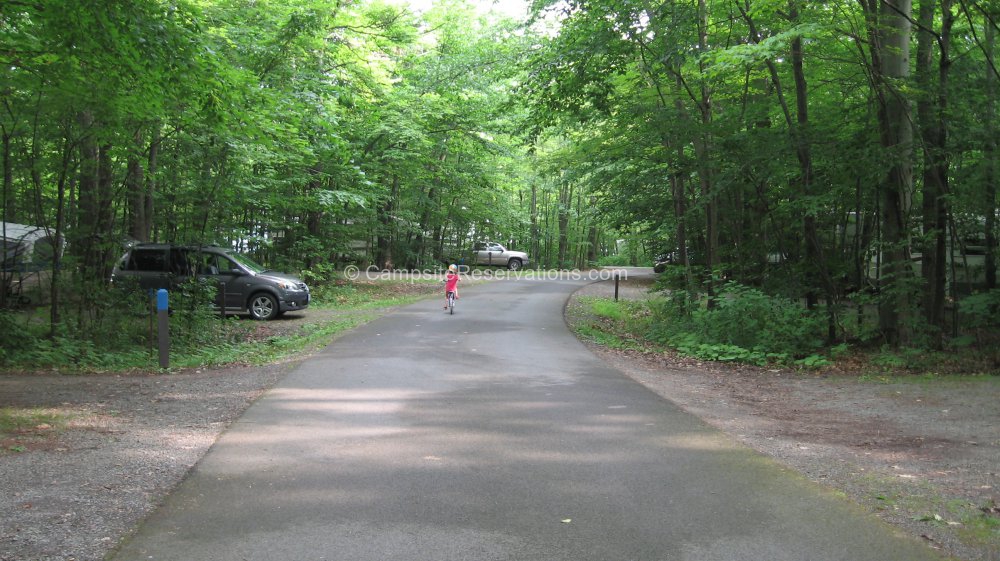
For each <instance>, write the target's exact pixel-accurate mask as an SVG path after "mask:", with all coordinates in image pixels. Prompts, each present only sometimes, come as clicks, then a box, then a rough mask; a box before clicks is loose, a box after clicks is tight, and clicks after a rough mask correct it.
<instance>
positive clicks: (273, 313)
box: [111, 244, 309, 320]
mask: <svg viewBox="0 0 1000 561" xmlns="http://www.w3.org/2000/svg"><path fill="white" fill-rule="evenodd" d="M193 278H197V279H205V280H208V281H211V282H214V283H216V284H217V285H218V287H219V291H218V294H217V296H216V300H215V305H216V307H218V308H220V309H224V310H225V311H226V312H227V313H233V314H249V315H250V317H252V318H254V319H259V320H269V319H274V318H276V317H278V316H280V315H281V314H283V313H285V312H289V311H293V310H304V309H305V308H306V307H308V306H309V287H308V286H306V283H304V282H302V281H301V280H299V279H298V278H296V277H293V276H291V275H288V274H285V273H279V272H277V271H270V270H267V269H265V268H264V267H262V266H260V265H258V264H257V263H254V262H253V260H251V259H250V258H249V257H247V256H245V255H242V254H240V253H238V252H236V251H233V250H231V249H226V248H222V247H214V246H206V247H198V246H175V245H170V244H137V245H135V246H133V247H132V248H130V249H129V250H128V251H127V252H126V253H125V255H123V256H122V257H121V259H119V261H118V264H117V265H116V266H115V268H114V271H113V272H112V275H111V280H112V282H117V281H122V280H125V279H134V281H135V282H137V283H138V285H139V286H140V287H141V288H146V289H160V288H165V289H167V290H173V289H176V288H177V287H178V286H179V285H180V284H181V283H183V282H186V281H190V280H191V279H193Z"/></svg>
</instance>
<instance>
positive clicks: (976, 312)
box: [958, 289, 1000, 329]
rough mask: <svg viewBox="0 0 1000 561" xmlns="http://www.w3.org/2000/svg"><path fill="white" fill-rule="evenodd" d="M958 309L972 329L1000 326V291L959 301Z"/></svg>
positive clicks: (980, 294) (992, 291) (991, 291)
mask: <svg viewBox="0 0 1000 561" xmlns="http://www.w3.org/2000/svg"><path fill="white" fill-rule="evenodd" d="M958 309H959V313H961V314H962V316H963V317H964V320H965V323H966V324H967V325H968V326H969V327H971V328H975V329H987V328H991V327H994V328H995V327H997V326H1000V289H994V290H990V291H987V292H980V293H978V294H973V295H971V296H967V297H965V298H963V299H962V300H961V301H959V304H958Z"/></svg>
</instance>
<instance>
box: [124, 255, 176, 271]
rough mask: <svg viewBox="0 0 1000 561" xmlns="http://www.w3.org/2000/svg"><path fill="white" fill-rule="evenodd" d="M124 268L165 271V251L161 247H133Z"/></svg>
mask: <svg viewBox="0 0 1000 561" xmlns="http://www.w3.org/2000/svg"><path fill="white" fill-rule="evenodd" d="M126 269H128V270H130V271H153V272H157V273H165V272H167V252H166V251H163V250H162V249H160V250H157V249H133V250H132V253H131V255H130V256H129V260H128V266H127V267H126Z"/></svg>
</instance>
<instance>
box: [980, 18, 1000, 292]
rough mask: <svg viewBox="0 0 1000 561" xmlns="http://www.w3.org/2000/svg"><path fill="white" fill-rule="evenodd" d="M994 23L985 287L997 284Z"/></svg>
mask: <svg viewBox="0 0 1000 561" xmlns="http://www.w3.org/2000/svg"><path fill="white" fill-rule="evenodd" d="M996 37H997V30H996V27H994V26H993V25H991V22H989V21H987V22H986V59H987V65H986V146H985V148H984V152H985V153H984V154H983V160H984V161H985V164H986V170H985V174H984V175H985V182H986V206H985V209H986V288H988V289H994V288H996V287H997V235H996V231H997V132H998V131H997V126H996V122H997V111H996V103H997V100H996V96H997V76H996V73H995V72H994V71H993V69H994V68H996V64H995V61H996Z"/></svg>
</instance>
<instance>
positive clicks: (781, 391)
mask: <svg viewBox="0 0 1000 561" xmlns="http://www.w3.org/2000/svg"><path fill="white" fill-rule="evenodd" d="M650 285H651V281H650V280H649V279H648V278H642V277H638V278H636V277H630V279H629V280H628V281H623V283H622V286H621V287H620V297H621V298H647V297H648V288H649V287H650ZM584 295H587V296H602V297H610V296H612V295H613V286H611V284H610V283H598V284H593V285H589V286H588V287H586V288H585V289H583V290H581V291H580V292H578V293H577V294H576V295H574V297H573V299H572V300H571V302H570V304H569V306H568V307H567V319H568V321H569V323H570V324H571V325H576V324H579V323H580V322H586V321H589V320H590V319H591V318H589V317H588V312H587V309H586V307H585V306H582V305H580V303H579V301H578V298H579V297H580V296H584ZM588 346H589V347H590V348H591V350H592V351H593V352H594V353H595V354H597V355H598V356H600V357H601V358H602V359H604V360H605V361H606V362H608V363H609V364H611V365H612V366H614V367H615V368H617V369H619V370H621V371H622V372H624V373H626V374H627V375H628V376H630V377H632V378H633V379H635V380H637V381H638V382H640V383H642V384H644V385H645V386H647V387H648V388H649V389H651V390H653V391H654V392H656V393H658V394H659V395H661V396H663V397H664V398H666V399H668V400H670V401H672V402H674V403H676V404H677V405H679V406H680V407H682V408H684V409H685V410H687V411H689V412H691V413H693V414H695V415H697V416H698V417H700V418H702V419H704V420H705V421H707V422H708V423H710V424H711V425H713V426H715V427H717V428H719V429H720V430H723V431H724V432H726V433H728V434H730V435H732V436H733V437H734V438H735V439H737V440H738V441H740V442H742V443H743V444H745V445H746V446H749V447H751V448H753V449H755V450H758V451H760V452H762V453H764V454H766V455H768V456H770V457H772V458H774V459H775V460H777V461H778V462H780V463H782V464H785V465H787V466H789V467H792V468H794V469H795V470H797V471H799V472H801V473H802V474H804V475H805V476H807V477H808V478H810V479H811V480H813V481H816V482H819V483H821V484H823V485H826V486H829V487H830V488H833V489H836V490H839V491H841V492H842V493H843V494H844V495H846V496H847V497H849V498H851V499H852V500H854V501H856V502H858V503H860V504H861V505H863V506H865V507H866V508H868V509H870V510H872V511H873V512H876V513H878V515H879V516H880V517H882V518H883V519H885V520H887V521H889V522H890V523H892V524H894V525H896V526H898V527H899V528H900V529H902V530H903V531H905V532H907V533H909V534H911V535H914V536H919V537H920V538H921V539H923V540H925V541H926V542H927V543H928V544H929V545H930V546H931V547H934V548H937V549H939V550H941V551H942V552H943V553H944V554H946V555H948V556H952V557H955V558H959V559H968V560H989V561H996V560H1000V517H998V516H997V508H996V507H997V503H1000V475H998V473H1000V423H998V420H1000V399H998V397H1000V377H997V376H979V377H968V378H951V377H949V378H938V379H926V378H919V377H913V378H891V379H879V378H874V379H870V378H866V377H862V376H857V375H844V374H842V373H841V374H831V373H803V372H799V371H791V370H784V369H777V368H770V369H769V368H754V367H744V366H731V365H730V366H727V365H720V364H715V363H702V362H699V361H696V360H692V359H689V358H684V357H679V356H676V355H672V354H670V353H663V352H644V351H637V350H625V351H622V350H610V349H607V348H604V347H599V346H596V345H593V344H588Z"/></svg>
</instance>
